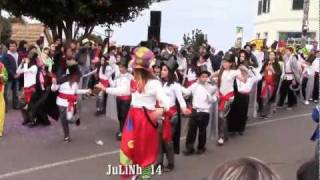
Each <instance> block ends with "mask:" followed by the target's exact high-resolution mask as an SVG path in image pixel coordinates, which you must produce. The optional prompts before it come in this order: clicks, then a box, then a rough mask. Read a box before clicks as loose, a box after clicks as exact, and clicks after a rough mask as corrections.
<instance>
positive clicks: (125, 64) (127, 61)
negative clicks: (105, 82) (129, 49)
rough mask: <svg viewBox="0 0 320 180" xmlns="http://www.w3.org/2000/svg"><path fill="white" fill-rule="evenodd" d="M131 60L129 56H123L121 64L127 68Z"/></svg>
mask: <svg viewBox="0 0 320 180" xmlns="http://www.w3.org/2000/svg"><path fill="white" fill-rule="evenodd" d="M129 61H130V59H129V58H128V57H126V56H122V57H121V58H120V61H119V65H122V66H124V67H125V68H126V69H127V68H128V64H129Z"/></svg>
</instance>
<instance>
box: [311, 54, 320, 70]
mask: <svg viewBox="0 0 320 180" xmlns="http://www.w3.org/2000/svg"><path fill="white" fill-rule="evenodd" d="M319 61H320V58H316V59H315V60H314V61H313V62H312V65H311V67H312V70H313V71H314V72H317V73H319V68H320V66H319Z"/></svg>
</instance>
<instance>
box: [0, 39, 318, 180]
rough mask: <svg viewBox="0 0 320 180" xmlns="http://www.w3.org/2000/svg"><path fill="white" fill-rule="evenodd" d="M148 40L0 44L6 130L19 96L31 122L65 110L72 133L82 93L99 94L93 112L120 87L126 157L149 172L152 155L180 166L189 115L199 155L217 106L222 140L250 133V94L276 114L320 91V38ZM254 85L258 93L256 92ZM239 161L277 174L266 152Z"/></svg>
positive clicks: (0, 128) (191, 141) (0, 115)
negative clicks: (310, 42)
mask: <svg viewBox="0 0 320 180" xmlns="http://www.w3.org/2000/svg"><path fill="white" fill-rule="evenodd" d="M145 46H146V45H144V44H140V45H138V46H136V47H121V46H118V47H117V46H116V45H114V44H109V43H108V42H106V41H105V43H103V44H97V43H95V42H93V41H90V40H89V39H83V40H82V41H81V42H77V41H70V42H62V40H61V39H56V40H55V41H54V43H52V44H50V45H49V46H48V47H45V46H44V42H43V40H41V39H39V40H38V41H37V42H36V44H35V45H29V44H28V42H26V41H20V42H19V44H17V42H15V41H13V40H12V41H10V42H9V43H8V46H7V47H5V46H2V47H1V48H2V49H0V137H2V136H3V137H2V138H5V132H4V124H5V114H6V112H8V109H11V108H9V105H12V108H13V109H17V110H20V111H21V113H22V117H23V119H22V121H21V124H22V125H24V126H28V127H30V128H32V127H35V126H49V125H50V124H51V123H50V121H52V120H56V121H58V120H60V122H61V125H62V129H63V133H64V137H63V140H64V141H65V142H66V143H68V142H71V136H70V132H69V125H70V124H74V125H76V126H79V125H80V124H81V116H80V114H81V113H80V112H81V108H85V105H84V103H83V102H84V101H87V99H88V98H90V96H96V111H95V112H92V113H94V114H95V115H96V116H100V115H105V113H106V110H107V108H109V107H108V106H107V99H108V96H109V97H110V95H112V96H115V97H116V109H117V118H118V120H119V129H118V132H117V134H116V135H115V136H116V140H119V141H120V164H121V165H123V166H128V165H133V164H138V165H139V166H141V167H142V168H143V172H142V175H141V176H140V177H139V178H142V179H149V178H150V176H151V166H152V165H157V167H161V168H162V169H163V171H164V172H169V171H172V170H174V167H175V161H174V156H175V154H179V152H180V147H179V145H180V134H181V121H182V119H188V131H187V137H186V143H185V148H184V151H183V154H184V155H185V156H190V155H194V154H197V155H200V154H203V153H205V152H206V143H207V136H208V133H207V127H208V124H209V122H210V121H211V119H212V118H213V117H214V116H215V115H217V116H216V117H217V119H216V121H215V123H216V125H217V130H218V132H217V137H216V140H217V144H218V145H219V146H222V145H224V144H225V143H226V142H228V140H229V137H230V136H236V135H241V136H242V135H244V133H245V128H246V123H247V120H248V110H249V102H251V101H255V102H256V104H257V112H258V115H259V118H262V119H268V118H271V117H272V115H273V114H274V113H275V112H276V111H279V110H280V111H281V110H282V108H286V110H288V111H290V110H292V109H294V108H295V106H296V105H297V104H298V103H299V101H301V102H302V103H303V104H305V105H308V104H309V103H311V102H312V103H313V102H314V103H317V102H318V100H319V99H318V97H319V94H318V93H319V61H320V50H319V49H317V48H316V46H315V47H314V48H312V49H310V50H306V49H305V48H299V47H293V46H287V47H283V48H278V47H277V43H276V42H275V43H274V44H273V45H272V46H271V47H266V46H263V47H261V49H259V50H256V45H255V44H250V43H247V44H246V45H245V46H244V47H243V48H231V49H229V50H228V51H226V52H223V51H219V52H216V50H215V49H214V47H212V46H210V45H209V44H208V43H204V44H203V45H202V46H200V47H199V48H197V49H194V48H193V47H192V46H189V47H183V48H178V47H177V46H175V45H173V44H166V45H165V46H164V47H152V48H147V47H145ZM20 92H22V93H20ZM10 94H12V97H11V98H9V97H10V96H9V95H10ZM250 94H256V96H254V97H256V99H253V100H252V99H251V100H250V98H252V96H250ZM213 104H217V106H216V108H212V105H213ZM196 139H198V140H197V142H198V144H197V145H195V142H196ZM165 160H166V162H165ZM237 163H253V164H254V165H257V166H258V167H261V168H262V169H264V171H263V173H262V174H268V175H269V176H270V177H271V178H270V179H276V175H272V170H270V169H268V168H267V167H264V166H263V165H260V161H258V160H255V159H241V160H239V162H237ZM231 164H232V163H231ZM221 168H222V169H223V168H224V167H221ZM219 172H222V171H219ZM250 174H251V175H252V173H250ZM214 176H216V177H215V178H214V177H211V179H223V178H222V176H223V175H221V174H219V173H218V174H215V175H214ZM219 177H220V178H219ZM209 179H210V178H209Z"/></svg>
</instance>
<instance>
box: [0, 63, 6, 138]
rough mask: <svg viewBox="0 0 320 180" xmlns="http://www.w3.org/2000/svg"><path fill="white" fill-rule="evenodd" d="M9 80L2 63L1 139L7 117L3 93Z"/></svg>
mask: <svg viewBox="0 0 320 180" xmlns="http://www.w3.org/2000/svg"><path fill="white" fill-rule="evenodd" d="M7 80H8V73H7V70H6V68H5V67H4V65H3V64H2V63H1V62H0V137H2V135H3V131H4V120H5V115H6V103H5V101H4V97H3V92H4V85H5V83H6V82H7Z"/></svg>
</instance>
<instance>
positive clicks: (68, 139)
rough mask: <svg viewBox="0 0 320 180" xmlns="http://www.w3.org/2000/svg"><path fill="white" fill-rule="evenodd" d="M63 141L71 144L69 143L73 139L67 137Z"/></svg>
mask: <svg viewBox="0 0 320 180" xmlns="http://www.w3.org/2000/svg"><path fill="white" fill-rule="evenodd" d="M63 141H64V142H65V143H69V142H71V138H70V137H65V138H64V139H63Z"/></svg>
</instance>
